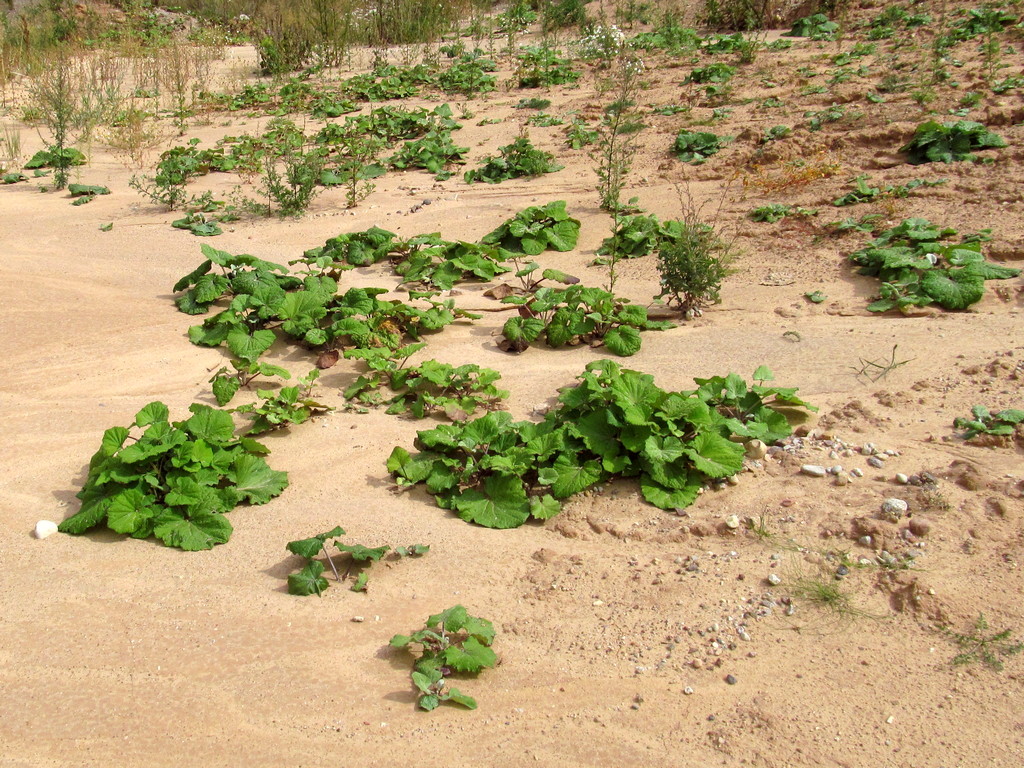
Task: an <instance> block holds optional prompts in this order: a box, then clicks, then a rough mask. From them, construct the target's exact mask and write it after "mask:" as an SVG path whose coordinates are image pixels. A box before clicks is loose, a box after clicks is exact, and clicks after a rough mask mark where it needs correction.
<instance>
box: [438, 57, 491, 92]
mask: <svg viewBox="0 0 1024 768" xmlns="http://www.w3.org/2000/svg"><path fill="white" fill-rule="evenodd" d="M497 68H498V65H497V64H496V63H495V62H494V61H493V60H491V59H489V58H487V57H485V56H484V55H483V51H481V50H480V49H479V48H478V49H477V50H475V51H473V52H470V53H463V54H462V55H461V56H459V58H457V59H456V60H455V61H453V62H452V64H451V66H449V67H448V69H446V70H444V71H443V72H441V73H440V74H438V76H437V85H438V87H439V88H440V89H441V90H442V91H444V92H445V93H448V94H452V93H461V94H463V95H464V96H468V97H469V98H471V99H472V98H474V97H476V96H477V94H481V93H487V92H488V91H493V90H494V88H495V86H496V84H497V80H496V78H495V77H494V75H491V74H488V73H489V72H494V71H495V70H496V69H497Z"/></svg>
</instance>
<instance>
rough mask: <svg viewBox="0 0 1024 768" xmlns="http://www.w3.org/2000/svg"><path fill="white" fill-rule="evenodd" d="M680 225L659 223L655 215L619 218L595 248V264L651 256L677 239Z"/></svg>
mask: <svg viewBox="0 0 1024 768" xmlns="http://www.w3.org/2000/svg"><path fill="white" fill-rule="evenodd" d="M682 226H683V225H682V223H681V222H678V221H674V220H671V219H670V220H669V221H660V220H659V219H658V217H657V216H655V215H654V214H650V215H649V216H644V215H641V214H637V215H634V216H625V217H623V218H621V219H619V221H618V226H617V227H616V229H615V230H614V231H613V232H612V234H611V236H610V237H606V238H605V239H604V240H602V241H601V245H600V247H598V249H597V255H598V257H599V258H597V259H595V260H594V263H595V264H606V263H608V258H614V259H636V258H640V257H641V256H646V255H647V254H649V253H654V252H656V251H658V250H659V249H660V248H661V247H662V246H663V245H665V244H666V243H670V242H672V241H674V240H678V239H679V238H680V237H681V235H682ZM601 257H606V258H601Z"/></svg>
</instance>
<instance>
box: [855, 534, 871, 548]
mask: <svg viewBox="0 0 1024 768" xmlns="http://www.w3.org/2000/svg"><path fill="white" fill-rule="evenodd" d="M857 543H858V544H860V545H861V546H862V547H868V548H870V547H871V546H872V544H874V541H873V540H872V539H871V537H870V536H861V537H860V538H859V539H857Z"/></svg>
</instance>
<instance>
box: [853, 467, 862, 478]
mask: <svg viewBox="0 0 1024 768" xmlns="http://www.w3.org/2000/svg"><path fill="white" fill-rule="evenodd" d="M850 474H851V475H852V476H853V477H864V470H863V469H861V468H860V467H854V468H853V469H851V470H850Z"/></svg>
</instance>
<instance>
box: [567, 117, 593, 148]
mask: <svg viewBox="0 0 1024 768" xmlns="http://www.w3.org/2000/svg"><path fill="white" fill-rule="evenodd" d="M597 136H598V132H597V131H596V130H594V129H592V128H588V127H587V124H586V122H585V121H583V120H580V119H579V118H574V119H573V121H572V122H571V123H569V125H567V126H566V127H565V143H566V144H567V145H568V146H569V147H570V148H571V149H583V147H586V146H589V145H591V144H593V143H594V142H595V141H597Z"/></svg>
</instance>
